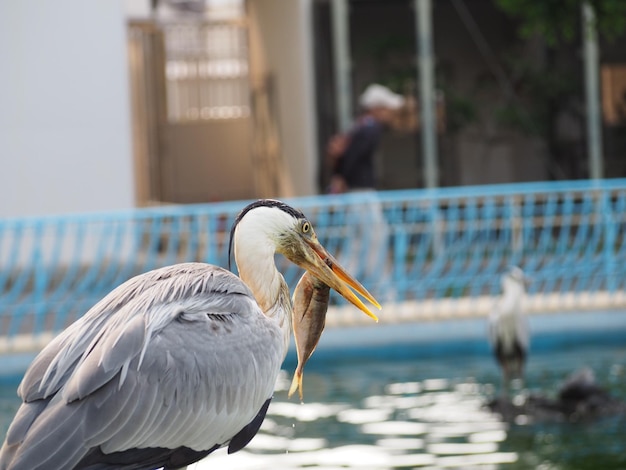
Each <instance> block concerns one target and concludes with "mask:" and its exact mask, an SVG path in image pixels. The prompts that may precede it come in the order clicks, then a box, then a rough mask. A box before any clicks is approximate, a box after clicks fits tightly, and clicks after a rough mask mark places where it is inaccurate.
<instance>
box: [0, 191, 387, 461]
mask: <svg viewBox="0 0 626 470" xmlns="http://www.w3.org/2000/svg"><path fill="white" fill-rule="evenodd" d="M231 248H232V249H233V251H234V257H235V262H236V263H237V266H238V269H239V275H240V277H237V276H235V275H234V274H232V273H231V272H229V271H227V270H225V269H222V268H220V267H217V266H212V265H208V264H203V263H184V264H178V265H173V266H169V267H165V268H161V269H156V270H154V271H151V272H148V273H145V274H141V275H139V276H136V277H134V278H132V279H130V280H128V281H126V282H125V283H123V284H122V285H121V286H119V287H117V288H116V289H114V290H113V291H112V292H111V293H109V294H108V295H107V296H105V297H104V298H103V299H102V300H101V301H100V302H98V303H97V304H96V305H95V306H94V307H93V308H91V309H90V310H89V311H88V312H87V313H86V314H85V315H84V316H83V317H82V318H80V319H79V320H77V321H76V322H75V323H73V324H72V325H71V326H69V327H68V328H67V329H66V330H65V331H63V332H62V333H61V334H60V335H59V336H57V337H56V338H55V339H54V340H53V341H52V342H51V343H50V344H49V345H48V346H47V347H46V348H44V349H43V350H42V352H41V353H40V354H39V355H38V356H37V357H36V358H35V359H34V361H33V363H32V364H31V365H30V367H29V368H28V370H27V372H26V373H25V375H24V378H23V380H22V382H21V384H20V386H19V388H18V393H19V395H20V397H21V398H22V399H23V403H22V405H21V407H20V408H19V410H18V411H17V414H16V416H15V418H14V420H13V422H12V424H11V426H10V428H9V431H8V433H7V436H6V439H5V441H4V444H3V446H2V449H1V450H0V469H3V470H18V469H23V470H37V469H41V470H43V469H45V470H53V469H59V470H60V469H64V470H65V469H71V468H80V469H112V468H118V469H154V468H159V467H164V468H166V469H167V468H178V467H184V466H186V465H188V464H191V463H193V462H196V461H198V460H200V459H201V458H203V457H205V456H206V455H208V454H209V453H211V452H212V451H214V450H216V449H218V448H220V447H225V446H228V452H229V453H232V452H236V451H237V450H239V449H241V448H243V447H244V446H246V445H247V443H248V442H249V441H250V440H251V439H252V438H253V437H254V435H255V434H256V433H257V431H258V429H259V427H260V426H261V423H262V422H263V419H264V417H265V413H266V411H267V408H268V406H269V403H270V400H271V398H272V394H273V391H274V385H275V382H276V379H277V376H278V373H279V371H280V367H281V364H282V362H283V360H284V358H285V356H286V353H287V348H288V344H289V338H290V329H291V313H292V304H291V300H290V295H289V289H288V286H287V284H286V282H285V280H284V278H283V276H282V275H281V274H280V273H279V271H278V270H277V268H276V265H275V262H274V255H275V253H280V254H282V255H284V256H285V257H286V258H287V259H289V260H290V261H291V262H293V263H295V264H296V265H298V266H300V267H302V268H304V269H306V270H307V271H309V272H310V273H311V274H312V275H313V276H315V277H316V278H317V279H320V280H321V281H323V282H324V283H325V284H327V285H328V286H330V287H332V288H333V289H335V290H336V291H337V292H339V293H340V294H341V295H342V296H343V297H345V298H346V299H347V300H348V301H350V302H351V303H352V304H354V305H355V306H357V307H358V308H359V309H361V310H362V311H363V312H365V313H366V314H368V315H370V316H371V317H373V318H376V316H375V315H374V314H373V313H372V312H370V310H369V309H368V308H367V307H366V306H365V304H364V303H363V302H362V301H361V300H360V299H359V298H358V297H357V296H356V295H355V293H354V292H353V291H352V290H351V289H354V291H356V292H357V293H359V294H360V295H361V296H363V297H364V298H365V299H367V300H368V301H369V302H371V303H372V304H373V305H375V306H376V307H378V308H380V305H379V304H378V302H377V301H376V300H375V299H374V297H373V296H372V295H371V294H369V292H368V291H367V290H366V289H365V288H364V287H363V286H362V285H361V284H360V283H359V282H358V281H356V280H355V279H354V278H353V277H352V276H351V275H349V274H348V273H347V272H345V271H344V270H343V268H342V267H341V266H340V265H339V263H338V262H337V261H336V260H335V259H334V258H333V257H332V256H331V255H330V254H329V253H328V252H327V251H326V249H325V248H324V247H323V246H322V245H321V244H320V242H319V241H318V239H317V236H316V234H315V231H314V230H313V227H312V226H311V223H310V222H309V220H308V219H307V218H306V217H305V216H304V215H303V214H302V213H301V212H300V211H298V210H296V209H294V208H292V207H290V206H288V205H286V204H284V203H282V202H280V201H275V200H260V201H257V202H254V203H252V204H250V205H248V206H247V207H245V208H244V209H243V210H242V211H241V212H240V213H239V215H238V216H237V218H236V220H235V222H234V224H233V227H232V229H231ZM229 251H230V250H229Z"/></svg>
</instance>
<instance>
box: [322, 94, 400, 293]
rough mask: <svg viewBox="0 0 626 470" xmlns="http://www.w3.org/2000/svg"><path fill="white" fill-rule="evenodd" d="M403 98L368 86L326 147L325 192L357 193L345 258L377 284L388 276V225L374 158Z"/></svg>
mask: <svg viewBox="0 0 626 470" xmlns="http://www.w3.org/2000/svg"><path fill="white" fill-rule="evenodd" d="M404 102H405V100H404V97H402V96H401V95H399V94H397V93H394V92H393V91H391V90H390V89H389V88H387V87H385V86H382V85H379V84H376V83H374V84H371V85H369V86H368V87H367V88H366V89H365V91H364V92H363V94H362V95H361V96H360V97H359V105H360V106H361V109H362V112H361V114H360V115H359V116H358V117H357V119H356V121H355V123H354V125H353V126H352V128H351V129H350V130H349V131H348V132H346V133H344V134H338V135H336V136H333V137H332V138H331V139H330V141H329V143H328V147H327V153H328V156H329V158H330V159H331V165H332V169H333V174H332V176H331V181H330V185H329V192H330V193H332V194H338V193H354V194H355V195H358V196H355V197H358V204H356V205H354V206H352V208H351V211H350V213H348V214H347V220H346V227H348V230H349V231H350V233H349V234H348V235H349V240H350V247H349V253H350V254H349V259H347V260H346V262H347V263H348V265H351V268H352V269H354V270H355V271H357V272H359V273H360V275H361V276H363V277H364V278H365V279H372V280H374V281H375V282H376V283H377V284H379V285H381V286H384V285H385V283H386V281H387V279H388V277H389V276H388V274H389V268H388V267H387V263H386V258H387V256H386V253H387V243H388V238H389V229H388V227H387V223H386V220H385V217H384V213H383V208H382V205H381V203H380V201H379V199H378V195H377V193H376V167H375V161H376V158H375V157H376V154H377V152H378V150H379V147H380V142H381V138H382V133H383V131H384V129H385V128H386V127H387V126H388V125H389V124H390V123H391V121H392V120H393V119H394V117H395V115H396V113H397V111H398V110H399V109H400V108H402V106H403V105H404ZM362 260H365V263H364V262H363V261H362ZM386 287H387V288H388V287H389V286H386ZM386 292H391V290H389V291H387V290H386ZM379 295H381V294H380V292H379Z"/></svg>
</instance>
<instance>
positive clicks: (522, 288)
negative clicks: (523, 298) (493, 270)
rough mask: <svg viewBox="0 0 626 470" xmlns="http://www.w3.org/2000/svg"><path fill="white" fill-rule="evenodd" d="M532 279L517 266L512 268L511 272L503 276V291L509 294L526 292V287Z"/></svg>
mask: <svg viewBox="0 0 626 470" xmlns="http://www.w3.org/2000/svg"><path fill="white" fill-rule="evenodd" d="M529 281H530V279H529V278H528V277H527V276H526V275H525V274H524V271H522V270H521V269H520V268H518V267H517V266H511V267H510V268H509V270H508V271H507V272H506V273H505V274H504V275H503V276H502V280H501V283H502V290H503V291H504V293H505V294H506V293H507V292H521V293H523V292H526V286H527V285H528V283H529Z"/></svg>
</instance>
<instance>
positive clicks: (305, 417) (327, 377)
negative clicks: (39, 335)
mask: <svg viewBox="0 0 626 470" xmlns="http://www.w3.org/2000/svg"><path fill="white" fill-rule="evenodd" d="M478 323H479V322H478ZM478 323H477V324H478ZM464 326H465V327H466V331H465V333H468V332H470V333H471V331H472V326H471V325H470V324H469V323H468V324H464ZM455 327H458V324H457V325H455ZM429 328H437V329H439V328H446V325H445V324H443V326H442V324H437V325H422V329H424V330H428V329H429ZM376 329H377V327H375V328H373V329H370V330H367V331H368V332H369V333H368V334H372V335H374V334H375V333H376ZM399 329H400V330H402V331H405V332H406V331H410V330H409V329H408V327H402V326H399ZM380 331H384V329H380ZM477 331H478V330H477ZM328 333H329V335H328V336H329V338H330V340H329V342H328V341H327V342H326V344H325V343H321V344H320V346H319V350H318V351H317V352H316V354H315V355H314V356H313V358H312V359H311V361H310V362H309V363H308V364H307V367H306V369H305V375H304V394H305V395H304V403H303V404H300V403H299V402H298V400H297V399H295V398H294V399H292V400H288V399H287V393H286V390H287V388H288V386H289V383H290V381H291V373H292V372H293V369H294V368H295V355H294V354H290V355H289V356H288V359H287V361H286V363H285V366H284V370H283V372H282V373H281V376H280V379H279V381H278V388H277V391H276V393H275V398H274V401H273V403H272V405H271V406H270V409H269V412H268V415H267V418H266V420H265V422H264V424H263V427H262V428H261V431H260V432H259V434H258V435H257V437H256V438H255V439H254V440H253V441H252V442H251V443H250V445H249V446H248V447H247V448H245V449H244V450H242V451H240V452H239V453H237V454H233V455H226V452H225V450H224V449H222V450H220V451H217V452H215V453H214V454H212V455H211V456H209V457H208V458H207V459H206V460H205V461H203V462H200V463H199V464H197V465H195V467H192V468H196V469H197V470H204V469H208V468H228V469H269V468H277V469H278V468H280V469H290V468H305V467H318V468H323V469H325V470H329V469H335V468H353V469H406V468H463V469H468V468H481V469H485V468H501V469H507V470H508V469H511V470H513V469H537V468H540V469H563V470H565V469H587V468H588V469H600V468H602V469H624V468H626V418H624V417H621V416H614V417H610V418H606V419H602V420H599V421H594V422H586V423H537V422H535V423H533V422H524V420H519V421H518V422H517V423H512V424H507V423H503V422H502V421H501V420H500V419H499V418H498V416H497V415H495V414H493V413H491V412H490V411H488V410H487V409H486V408H485V406H484V405H485V403H486V402H487V400H488V399H489V398H491V397H493V396H494V394H496V393H497V388H498V384H499V372H498V370H497V368H496V366H495V363H494V361H493V360H492V358H491V357H490V355H489V353H488V348H487V346H486V344H485V343H484V341H482V340H480V339H479V338H478V337H477V338H476V339H475V340H472V339H467V338H465V339H463V340H459V339H447V340H445V339H444V340H439V341H432V342H431V344H428V342H425V341H412V342H411V341H407V340H406V338H405V337H404V336H403V335H401V334H400V333H398V334H397V339H398V342H387V344H382V340H381V344H377V345H375V346H367V344H371V342H370V343H368V342H365V343H364V344H363V343H361V345H360V346H359V345H357V343H356V340H355V342H354V344H350V345H348V346H346V347H344V348H340V347H338V346H337V344H338V343H335V344H333V334H334V332H333V331H332V330H329V331H328ZM461 336H462V335H461ZM569 338H570V341H566V342H564V341H557V340H555V336H554V335H553V334H551V333H549V332H546V333H543V334H541V335H539V336H537V335H535V336H534V337H533V345H532V350H531V355H530V357H529V362H528V374H527V376H528V380H527V385H528V387H529V388H530V389H531V390H535V391H537V390H541V391H543V392H546V393H554V392H555V391H556V389H557V387H558V385H559V383H560V382H561V381H562V380H563V379H564V378H565V376H566V375H567V374H569V373H571V372H573V371H574V370H576V369H578V368H579V367H581V366H583V365H584V366H588V367H591V368H592V369H593V370H594V372H595V374H596V377H597V380H598V382H599V383H600V384H601V385H602V386H604V387H606V388H607V389H608V390H609V391H610V392H611V393H612V394H613V395H615V396H617V397H620V398H621V399H623V400H626V337H625V336H624V330H623V329H622V330H611V331H604V332H603V333H601V334H600V333H598V334H588V335H584V334H583V333H580V334H579V336H572V335H571V334H570V335H569ZM15 385H16V384H15V383H5V384H4V385H2V387H1V388H0V414H1V416H0V425H1V426H2V429H3V430H4V429H6V426H7V425H8V422H9V421H10V419H11V417H12V414H13V412H14V411H15V408H16V407H17V405H18V400H17V399H16V398H15V396H14V394H15V392H14V390H15Z"/></svg>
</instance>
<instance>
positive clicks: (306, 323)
mask: <svg viewBox="0 0 626 470" xmlns="http://www.w3.org/2000/svg"><path fill="white" fill-rule="evenodd" d="M299 247H300V250H293V251H291V252H288V253H285V255H286V256H287V257H288V258H289V259H290V260H291V261H293V262H294V263H296V264H297V265H299V266H300V267H303V268H304V269H306V271H307V272H305V273H304V275H303V276H302V278H301V279H300V281H299V282H298V285H297V286H296V289H295V291H294V295H293V313H292V315H293V316H292V326H293V331H294V336H295V340H296V350H297V353H298V365H297V366H296V370H295V372H294V377H293V381H292V383H291V387H290V388H289V393H288V396H289V397H291V396H292V395H293V394H294V393H295V391H296V390H298V393H299V396H300V400H302V398H303V393H302V377H303V374H304V365H305V364H306V362H307V361H308V359H309V358H310V357H311V355H312V354H313V351H314V350H315V348H316V346H317V344H318V343H319V340H320V338H321V335H322V331H323V330H324V326H325V324H326V311H327V310H328V304H329V300H330V289H331V288H332V289H334V290H336V291H337V292H338V293H339V294H340V295H341V296H343V297H344V298H345V299H346V300H347V301H348V302H350V303H351V304H352V305H354V306H355V307H357V308H358V309H359V310H361V311H362V312H364V313H365V314H366V315H368V316H369V317H371V318H373V319H374V320H375V321H378V317H377V316H376V315H375V314H374V313H372V312H371V311H370V309H369V308H368V307H367V306H366V305H365V304H364V303H363V301H362V300H361V299H360V298H359V297H357V295H356V294H355V292H356V293H358V294H359V295H361V296H362V297H363V298H365V299H366V300H368V301H369V302H370V303H372V304H373V305H374V306H376V307H377V308H378V309H380V308H381V306H380V304H379V303H378V301H377V300H376V299H375V298H374V296H373V295H372V294H370V293H369V292H368V291H367V289H366V288H365V287H363V285H361V283H360V282H359V281H357V280H356V279H355V278H354V277H352V276H351V275H350V274H348V272H347V271H346V270H345V269H344V268H343V267H342V266H341V265H340V264H339V262H338V261H337V260H336V259H335V258H334V257H333V256H332V255H331V254H330V253H328V251H327V250H326V249H325V248H324V247H323V246H322V245H321V244H320V243H319V241H318V240H317V237H316V236H315V233H311V234H309V236H307V237H305V238H304V243H303V244H299ZM353 290H354V291H353Z"/></svg>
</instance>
